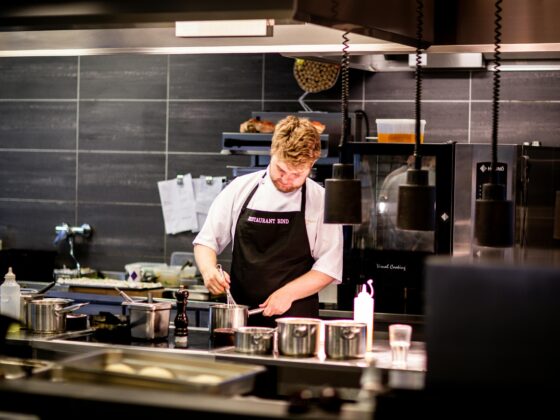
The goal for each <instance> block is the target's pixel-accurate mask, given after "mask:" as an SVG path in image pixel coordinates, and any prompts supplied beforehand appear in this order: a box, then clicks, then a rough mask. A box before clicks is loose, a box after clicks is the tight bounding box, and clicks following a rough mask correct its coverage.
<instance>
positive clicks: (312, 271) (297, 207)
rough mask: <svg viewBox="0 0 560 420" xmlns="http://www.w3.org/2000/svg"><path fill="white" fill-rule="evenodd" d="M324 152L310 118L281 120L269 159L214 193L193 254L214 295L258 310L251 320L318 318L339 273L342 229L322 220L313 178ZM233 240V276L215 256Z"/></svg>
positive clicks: (266, 322) (320, 198)
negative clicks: (325, 293) (324, 291)
mask: <svg viewBox="0 0 560 420" xmlns="http://www.w3.org/2000/svg"><path fill="white" fill-rule="evenodd" d="M320 151H321V144H320V136H319V133H318V132H317V130H316V129H315V127H314V126H313V124H312V123H311V122H310V121H308V120H307V119H301V118H298V117H295V116H288V117H286V118H285V119H283V120H281V121H280V122H278V124H277V125H276V128H275V131H274V134H273V137H272V145H271V152H270V154H271V159H270V164H269V165H268V167H267V168H266V169H265V170H262V171H258V172H254V173H251V174H247V175H243V176H240V177H237V178H235V179H234V180H233V181H232V182H231V183H230V184H229V185H227V186H226V187H225V188H224V190H223V191H221V192H220V194H219V195H218V196H217V197H216V199H215V200H214V202H213V203H212V206H211V207H210V210H209V213H208V217H207V219H206V222H205V223H204V226H203V227H202V229H201V231H200V233H199V234H198V235H197V236H196V238H195V240H194V242H193V244H194V255H195V259H196V264H197V266H198V269H199V270H200V273H201V274H202V277H203V279H204V284H205V286H206V287H207V288H208V290H209V291H210V292H211V293H212V294H222V293H224V292H225V291H226V289H228V288H229V289H230V291H231V293H232V295H233V298H234V300H235V301H236V303H238V304H243V305H247V306H249V308H251V309H253V308H257V307H260V308H262V309H263V312H262V314H260V315H252V316H250V317H249V321H248V323H249V325H264V326H276V325H275V321H274V320H275V318H276V317H279V316H282V317H287V316H298V317H313V318H316V317H318V315H319V296H318V292H319V291H320V290H321V289H323V288H324V287H326V286H327V285H329V284H330V283H333V282H334V283H340V281H341V278H342V227H341V226H340V225H330V224H324V223H323V208H324V189H323V187H321V186H320V185H319V184H317V183H316V182H314V181H313V180H311V179H309V178H308V175H309V173H310V171H311V168H312V167H313V164H314V163H315V161H316V160H317V159H318V158H319V156H320ZM230 242H232V243H233V257H232V264H231V273H227V272H225V271H223V272H221V271H220V270H219V269H218V268H217V265H216V263H217V255H219V254H220V253H221V252H222V251H223V250H224V249H225V248H226V246H228V244H229V243H230Z"/></svg>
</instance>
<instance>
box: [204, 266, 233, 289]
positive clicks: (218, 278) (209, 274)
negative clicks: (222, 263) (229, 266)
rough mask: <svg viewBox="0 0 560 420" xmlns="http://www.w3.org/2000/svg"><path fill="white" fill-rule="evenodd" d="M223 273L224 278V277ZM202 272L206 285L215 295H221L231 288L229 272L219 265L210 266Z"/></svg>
mask: <svg viewBox="0 0 560 420" xmlns="http://www.w3.org/2000/svg"><path fill="white" fill-rule="evenodd" d="M222 273H223V275H224V276H223V278H222ZM201 274H202V278H203V279H204V285H205V286H206V288H207V289H208V290H209V291H210V293H212V294H213V295H221V294H222V293H225V292H226V289H229V285H230V279H229V274H228V273H226V272H225V271H221V270H219V269H218V268H217V267H210V268H208V269H207V270H205V271H204V272H203V273H201Z"/></svg>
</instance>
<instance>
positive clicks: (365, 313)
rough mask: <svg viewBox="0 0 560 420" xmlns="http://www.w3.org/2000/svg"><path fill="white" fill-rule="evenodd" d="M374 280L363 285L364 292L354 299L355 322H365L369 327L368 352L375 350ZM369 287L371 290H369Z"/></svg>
mask: <svg viewBox="0 0 560 420" xmlns="http://www.w3.org/2000/svg"><path fill="white" fill-rule="evenodd" d="M372 283H373V280H372V279H369V280H368V281H367V283H365V284H363V285H362V290H361V292H360V293H358V296H356V297H355V298H354V321H358V322H364V323H365V324H366V326H367V338H366V350H367V351H372V350H373V307H374V301H373V285H372ZM368 286H369V290H368Z"/></svg>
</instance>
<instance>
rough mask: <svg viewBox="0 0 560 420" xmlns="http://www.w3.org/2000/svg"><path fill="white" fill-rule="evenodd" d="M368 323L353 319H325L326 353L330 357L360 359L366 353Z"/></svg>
mask: <svg viewBox="0 0 560 420" xmlns="http://www.w3.org/2000/svg"><path fill="white" fill-rule="evenodd" d="M366 331H367V325H366V324H365V323H364V322H357V321H353V320H336V321H325V354H326V356H327V357H328V358H329V359H359V358H362V357H364V356H365V354H366V334H367V332H366Z"/></svg>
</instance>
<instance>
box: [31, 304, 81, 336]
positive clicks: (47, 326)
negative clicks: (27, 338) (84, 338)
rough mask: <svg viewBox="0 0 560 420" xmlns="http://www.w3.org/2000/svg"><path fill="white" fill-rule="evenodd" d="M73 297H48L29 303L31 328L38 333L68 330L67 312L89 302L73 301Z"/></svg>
mask: <svg viewBox="0 0 560 420" xmlns="http://www.w3.org/2000/svg"><path fill="white" fill-rule="evenodd" d="M72 302H73V300H72V299H58V298H46V299H38V300H32V301H30V302H28V303H27V311H28V314H27V316H28V321H29V325H28V326H29V328H30V329H31V330H32V331H33V332H37V333H61V332H64V331H65V330H66V314H67V313H69V312H73V311H75V310H76V309H79V308H81V307H82V306H85V305H87V304H88V302H85V303H77V304H75V305H71V306H67V305H68V304H69V303H72Z"/></svg>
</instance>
